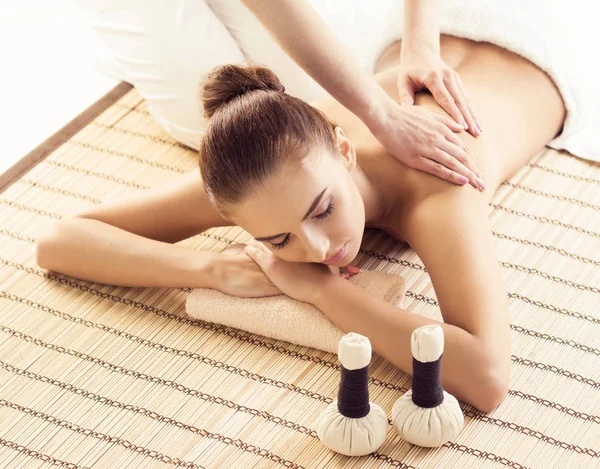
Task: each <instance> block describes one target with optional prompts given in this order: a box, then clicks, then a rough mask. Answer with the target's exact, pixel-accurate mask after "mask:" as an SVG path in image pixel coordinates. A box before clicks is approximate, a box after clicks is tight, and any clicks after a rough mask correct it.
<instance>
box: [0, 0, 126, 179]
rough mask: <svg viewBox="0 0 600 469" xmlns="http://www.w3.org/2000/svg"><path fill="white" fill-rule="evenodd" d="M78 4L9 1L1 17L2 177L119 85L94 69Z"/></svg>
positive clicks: (91, 36) (68, 1)
mask: <svg viewBox="0 0 600 469" xmlns="http://www.w3.org/2000/svg"><path fill="white" fill-rule="evenodd" d="M95 41H96V39H95V36H94V32H93V31H92V29H91V28H90V26H89V25H88V24H87V21H86V17H85V16H84V14H83V13H82V12H81V11H80V10H79V8H78V6H77V5H76V4H75V2H74V0H52V1H48V0H45V1H43V0H18V1H12V2H5V3H4V4H3V7H2V13H1V14H0V61H1V62H0V173H3V172H4V171H6V170H7V169H8V168H9V167H11V166H12V165H13V164H14V163H16V162H17V161H18V160H19V159H21V158H22V157H23V156H24V155H26V154H27V153H28V152H29V151H31V150H33V149H34V148H35V147H36V146H38V145H39V144H40V143H42V142H43V141H44V140H45V139H46V138H48V137H50V136H51V135H52V134H53V133H54V132H56V131H57V130H59V129H60V128H61V127H63V126H64V125H65V124H67V123H68V122H69V121H70V120H71V119H73V118H74V117H76V116H77V115H78V114H79V113H80V112H82V111H84V110H85V109H86V108H87V107H88V106H89V105H91V104H92V103H94V102H95V101H96V100H97V99H99V98H100V97H102V96H103V95H104V94H106V93H107V92H108V91H110V90H111V89H112V88H113V87H114V86H115V85H117V84H118V82H117V81H116V80H114V79H112V78H109V77H107V76H105V75H102V74H101V73H100V72H99V71H97V70H96V69H95V66H94V60H93V59H94V50H95V49H94V48H95V44H96V42H95Z"/></svg>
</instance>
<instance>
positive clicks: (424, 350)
mask: <svg viewBox="0 0 600 469" xmlns="http://www.w3.org/2000/svg"><path fill="white" fill-rule="evenodd" d="M410 345H411V350H412V355H413V385H412V389H409V390H408V392H406V394H404V395H403V396H402V397H401V398H400V399H398V400H397V401H396V402H395V403H394V406H393V407H392V425H393V426H394V429H395V430H396V431H397V432H398V433H399V434H400V436H401V437H402V438H403V439H405V440H406V441H408V442H410V443H413V444H415V445H419V446H427V447H434V446H442V445H443V444H444V443H446V442H448V441H450V440H453V439H454V438H456V436H457V435H458V434H459V432H460V431H461V430H462V428H463V425H464V417H463V413H462V410H461V409H460V406H459V405H458V401H457V400H456V398H455V397H454V396H453V395H451V394H448V393H447V392H446V391H444V390H443V388H442V382H441V378H440V364H441V360H442V353H443V351H444V332H443V330H442V327H441V326H440V325H439V324H432V325H426V326H421V327H419V328H418V329H415V330H414V331H413V333H412V335H411V344H410Z"/></svg>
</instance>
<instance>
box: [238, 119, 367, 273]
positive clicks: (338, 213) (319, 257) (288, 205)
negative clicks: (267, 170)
mask: <svg viewBox="0 0 600 469" xmlns="http://www.w3.org/2000/svg"><path fill="white" fill-rule="evenodd" d="M336 135H337V136H338V144H339V145H338V150H339V151H338V152H337V153H336V154H334V155H332V154H331V153H330V152H327V151H324V150H319V149H316V150H315V152H314V153H310V154H309V155H307V156H306V157H305V158H303V159H302V160H301V161H290V162H289V163H285V164H284V166H283V168H282V169H281V170H280V171H279V172H278V173H277V174H276V175H275V176H273V177H272V178H271V179H270V180H269V181H268V182H267V183H266V184H264V185H263V186H262V187H260V188H259V189H258V190H257V191H255V192H254V193H253V194H252V195H251V196H248V197H247V198H246V199H245V200H244V201H243V202H242V203H240V204H237V205H236V206H235V211H234V212H233V215H232V216H230V218H231V219H232V221H233V222H234V223H236V224H237V225H239V226H241V227H242V228H244V229H245V230H246V231H247V232H248V233H250V234H251V235H252V236H253V237H254V238H255V239H256V240H258V241H261V242H262V243H263V244H264V245H265V246H267V247H268V248H269V249H270V250H271V251H272V252H274V253H275V254H276V255H277V256H279V257H280V258H282V259H284V260H287V261H293V262H324V261H325V260H326V259H328V258H329V257H331V256H332V255H333V254H334V253H335V252H336V251H338V249H340V248H342V247H343V246H344V244H346V243H347V244H346V253H345V254H344V256H343V257H341V258H340V259H338V260H337V261H335V262H333V263H331V265H336V266H345V265H348V264H349V263H350V262H351V261H352V260H353V259H354V258H355V257H356V255H357V253H358V251H359V248H360V245H361V241H362V236H363V232H364V227H365V206H364V204H363V199H362V196H361V194H360V192H359V190H358V188H357V186H356V184H355V182H354V180H353V178H352V171H354V170H355V168H356V154H355V152H354V147H353V146H352V144H351V143H350V141H349V140H348V139H347V138H346V137H345V136H344V135H343V132H342V131H341V129H340V128H339V127H338V128H336ZM265 238H266V239H265Z"/></svg>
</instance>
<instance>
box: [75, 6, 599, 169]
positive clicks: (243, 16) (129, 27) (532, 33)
mask: <svg viewBox="0 0 600 469" xmlns="http://www.w3.org/2000/svg"><path fill="white" fill-rule="evenodd" d="M308 1H309V3H310V4H311V5H312V6H313V7H314V8H315V10H316V11H317V12H318V13H319V14H320V16H321V17H322V18H323V19H324V20H325V22H326V23H327V24H328V25H329V27H330V28H331V29H332V31H333V32H334V34H335V35H336V36H337V37H338V38H339V39H340V40H341V42H342V43H343V44H344V45H345V46H346V47H347V49H348V50H349V51H350V52H351V53H352V55H353V56H354V57H356V59H357V60H358V62H359V63H360V65H361V66H362V67H363V69H364V70H366V71H367V72H369V73H372V72H373V70H374V67H375V63H376V61H377V59H378V58H379V56H380V55H381V53H382V52H383V51H384V50H385V48H386V47H388V46H389V45H390V44H391V43H393V42H394V41H396V40H398V39H401V38H402V19H403V2H402V1H401V0H344V1H342V0H308ZM440 1H442V13H441V20H440V32H441V33H444V34H449V35H453V36H458V37H464V38H468V39H472V40H475V41H486V42H491V43H493V44H496V45H498V46H501V47H503V48H505V49H508V50H511V51H513V52H515V53H517V54H519V55H521V56H523V57H525V58H527V59H528V60H530V61H531V62H533V63H535V64H536V65H537V66H538V67H540V68H541V69H542V70H544V71H545V72H546V73H548V75H549V76H550V77H551V78H552V79H553V80H554V82H555V83H556V85H557V87H558V89H559V91H560V93H561V94H562V97H563V99H564V101H565V105H566V108H567V117H566V120H565V124H564V127H563V130H562V132H561V133H560V134H559V135H558V136H557V137H556V138H555V139H553V140H552V141H550V142H549V143H548V146H549V147H551V148H555V149H564V150H567V151H569V152H570V153H572V154H574V155H576V156H579V157H581V158H586V159H590V160H596V161H600V85H599V84H598V82H599V81H600V80H599V77H600V73H599V72H600V65H599V63H598V51H597V50H596V49H597V48H598V46H600V33H599V29H600V28H598V26H597V25H596V24H595V23H596V21H597V20H598V18H599V17H600V15H599V13H600V6H598V3H597V2H594V1H589V0H588V1H586V0H579V1H571V2H565V1H563V0H545V1H542V0H440ZM78 3H79V5H80V6H81V7H82V8H83V9H84V10H85V11H87V12H88V13H89V14H90V18H91V22H92V26H93V27H94V29H95V30H96V32H97V33H98V35H99V37H100V39H101V42H102V43H103V44H104V46H106V50H107V51H108V52H109V54H108V55H106V56H105V59H104V60H100V61H99V62H100V67H99V68H100V69H101V70H103V71H107V72H108V73H111V74H112V75H113V76H115V77H116V78H118V79H121V80H124V81H127V82H129V83H132V84H133V85H134V86H135V87H136V89H137V90H138V92H139V93H140V94H141V96H143V97H144V98H145V99H146V100H147V102H148V106H149V109H150V111H151V113H152V115H153V117H154V118H155V119H156V120H157V122H158V123H159V124H160V125H161V126H162V127H163V128H164V129H165V131H166V132H167V133H169V134H170V135H171V136H172V137H173V138H175V139H177V140H179V141H181V142H182V143H184V144H186V145H189V146H190V147H192V148H198V145H199V142H200V138H201V135H202V131H203V128H204V126H205V122H204V121H203V120H202V117H201V115H200V110H199V107H198V105H199V102H198V82H199V80H200V79H201V77H202V76H203V75H204V74H205V73H206V72H208V71H209V70H210V69H211V68H213V67H214V66H216V65H219V64H222V63H236V62H243V61H245V60H247V59H248V60H252V61H253V62H256V63H261V64H263V65H266V66H268V67H269V68H271V69H272V70H273V71H274V72H275V73H277V75H278V76H279V77H280V79H281V81H282V83H283V84H284V85H285V86H286V90H287V91H288V92H289V93H290V94H292V95H295V96H298V97H301V98H303V99H305V100H307V101H310V100H311V99H316V98H318V97H320V96H323V95H324V94H325V91H324V90H323V88H322V87H320V86H319V85H318V84H317V83H316V82H315V81H314V80H313V79H312V78H311V77H310V76H308V75H307V74H306V73H305V72H304V71H303V70H302V69H301V68H300V67H299V66H298V65H297V64H296V63H295V62H293V60H292V59H291V58H290V57H288V56H287V55H286V54H285V53H284V52H283V51H282V50H281V49H280V48H279V46H278V45H277V44H276V42H275V41H274V40H273V39H272V38H271V36H270V35H269V33H268V32H267V31H266V30H265V29H264V28H263V27H262V25H261V24H260V22H259V21H258V20H257V19H256V18H255V17H254V15H253V14H252V13H251V12H250V11H249V10H248V9H247V8H246V7H245V6H244V5H243V4H242V3H241V2H239V1H237V0H204V1H202V0H169V1H159V0H144V1H142V0H78Z"/></svg>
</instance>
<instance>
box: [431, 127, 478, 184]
mask: <svg viewBox="0 0 600 469" xmlns="http://www.w3.org/2000/svg"><path fill="white" fill-rule="evenodd" d="M435 146H436V147H437V149H439V150H442V151H443V152H445V153H446V154H447V155H449V156H450V157H451V158H452V159H455V160H458V161H459V162H460V161H461V160H462V161H465V164H464V165H463V164H462V163H461V165H460V166H459V167H455V166H451V168H456V171H457V172H459V173H460V174H461V175H463V176H465V177H466V178H467V179H469V181H470V182H471V184H472V185H473V187H475V188H476V189H480V190H483V188H484V186H483V181H481V180H480V179H479V176H478V168H477V166H476V165H474V164H473V162H472V160H471V159H470V158H469V154H468V153H467V152H466V151H464V150H463V149H462V148H461V146H460V145H456V144H454V143H452V142H450V141H448V140H447V139H445V138H444V139H440V140H439V141H438V142H436V143H435ZM432 153H434V154H435V152H432ZM423 156H426V157H427V158H431V157H430V156H429V155H427V154H424V155H423ZM434 159H435V160H436V161H439V160H438V159H437V158H434ZM441 163H442V164H443V160H442V161H441Z"/></svg>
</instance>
